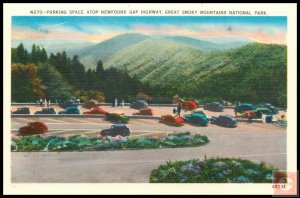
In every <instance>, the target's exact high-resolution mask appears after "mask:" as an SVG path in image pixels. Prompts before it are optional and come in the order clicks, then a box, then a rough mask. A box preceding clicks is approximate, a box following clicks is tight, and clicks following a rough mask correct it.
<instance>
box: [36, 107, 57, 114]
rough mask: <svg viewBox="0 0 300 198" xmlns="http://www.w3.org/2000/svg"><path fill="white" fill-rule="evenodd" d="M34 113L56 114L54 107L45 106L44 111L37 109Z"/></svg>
mask: <svg viewBox="0 0 300 198" xmlns="http://www.w3.org/2000/svg"><path fill="white" fill-rule="evenodd" d="M34 114H36V115H37V114H56V112H55V110H54V108H43V109H42V111H36V112H35V113H34Z"/></svg>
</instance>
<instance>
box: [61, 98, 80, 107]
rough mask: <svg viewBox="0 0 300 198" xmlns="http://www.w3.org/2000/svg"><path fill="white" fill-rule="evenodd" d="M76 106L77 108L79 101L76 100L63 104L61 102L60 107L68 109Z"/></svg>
mask: <svg viewBox="0 0 300 198" xmlns="http://www.w3.org/2000/svg"><path fill="white" fill-rule="evenodd" d="M70 106H74V107H77V106H78V104H77V101H76V100H75V99H70V100H66V101H63V102H59V107H61V108H63V109H66V108H67V107H70Z"/></svg>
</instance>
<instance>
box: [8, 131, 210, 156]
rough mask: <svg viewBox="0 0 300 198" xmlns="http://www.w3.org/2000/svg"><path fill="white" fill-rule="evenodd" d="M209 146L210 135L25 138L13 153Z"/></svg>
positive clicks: (13, 149)
mask: <svg viewBox="0 0 300 198" xmlns="http://www.w3.org/2000/svg"><path fill="white" fill-rule="evenodd" d="M208 143H209V139H208V138H207V136H204V135H199V134H195V135H193V134H190V133H189V132H182V133H176V134H171V135H169V136H168V137H165V138H152V137H137V138H128V137H121V136H117V137H115V138H107V137H104V138H103V137H89V136H86V135H83V134H80V135H75V136H71V137H69V138H64V137H58V136H50V137H45V138H43V137H41V136H39V135H35V136H22V137H21V138H19V139H16V140H13V141H12V145H11V150H12V151H90V150H112V149H147V148H175V147H192V146H203V145H205V144H208Z"/></svg>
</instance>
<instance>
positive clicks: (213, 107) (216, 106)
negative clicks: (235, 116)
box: [204, 102, 224, 112]
mask: <svg viewBox="0 0 300 198" xmlns="http://www.w3.org/2000/svg"><path fill="white" fill-rule="evenodd" d="M204 110H209V111H219V112H222V111H224V106H223V104H221V103H219V102H212V103H206V104H205V105H204Z"/></svg>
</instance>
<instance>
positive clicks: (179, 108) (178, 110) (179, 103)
mask: <svg viewBox="0 0 300 198" xmlns="http://www.w3.org/2000/svg"><path fill="white" fill-rule="evenodd" d="M180 112H181V102H178V105H177V115H178V116H180Z"/></svg>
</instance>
